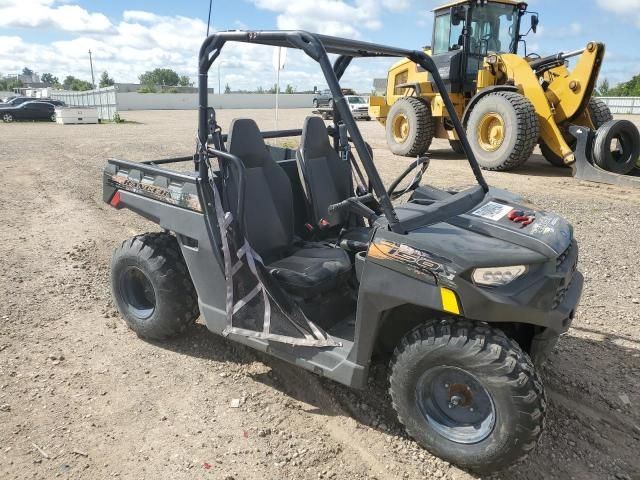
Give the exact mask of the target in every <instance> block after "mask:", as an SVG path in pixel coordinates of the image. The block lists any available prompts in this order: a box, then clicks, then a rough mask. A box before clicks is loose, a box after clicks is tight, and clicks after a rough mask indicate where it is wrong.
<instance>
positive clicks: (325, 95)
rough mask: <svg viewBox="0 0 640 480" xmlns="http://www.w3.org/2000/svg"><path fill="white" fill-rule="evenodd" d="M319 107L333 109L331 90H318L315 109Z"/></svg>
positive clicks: (314, 104)
mask: <svg viewBox="0 0 640 480" xmlns="http://www.w3.org/2000/svg"><path fill="white" fill-rule="evenodd" d="M318 107H329V108H331V107H333V98H332V96H331V90H328V89H327V90H318V91H317V92H316V94H315V96H314V97H313V108H318Z"/></svg>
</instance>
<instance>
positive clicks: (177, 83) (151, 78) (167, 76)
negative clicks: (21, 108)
mask: <svg viewBox="0 0 640 480" xmlns="http://www.w3.org/2000/svg"><path fill="white" fill-rule="evenodd" d="M22 75H26V76H29V75H33V70H31V69H30V68H29V67H24V68H23V69H22ZM138 79H139V80H140V85H141V86H140V89H139V91H143V92H155V91H156V88H157V87H158V86H159V87H161V89H164V87H169V88H171V87H192V86H193V82H191V80H190V79H189V77H188V76H187V75H178V73H177V72H175V71H173V70H171V69H170V68H156V69H155V70H151V71H147V72H144V73H143V74H141V75H139V76H138ZM40 81H41V82H43V83H47V84H49V85H50V86H51V87H53V88H55V89H61V90H75V91H85V90H92V89H93V88H94V85H93V84H92V83H91V82H89V81H87V80H83V79H80V78H76V77H74V76H73V75H67V76H66V77H65V78H64V80H63V81H62V82H60V79H59V78H58V77H56V76H55V75H53V74H52V73H48V72H47V73H43V74H42V75H40ZM115 83H116V82H115V80H114V79H113V78H111V76H110V75H109V72H107V71H104V72H102V74H101V75H100V77H99V78H98V86H99V87H100V88H103V87H110V86H112V85H114V84H115ZM23 86H24V84H23V82H22V81H21V80H20V79H19V78H17V77H16V78H2V75H0V90H5V91H11V90H13V89H14V88H21V87H23Z"/></svg>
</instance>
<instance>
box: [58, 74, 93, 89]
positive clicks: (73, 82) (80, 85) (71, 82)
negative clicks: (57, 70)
mask: <svg viewBox="0 0 640 480" xmlns="http://www.w3.org/2000/svg"><path fill="white" fill-rule="evenodd" d="M62 88H64V89H65V90H75V91H80V92H82V91H85V90H93V85H92V84H91V82H87V81H86V80H80V79H79V78H76V77H74V76H73V75H68V76H67V77H66V78H65V79H64V82H63V83H62Z"/></svg>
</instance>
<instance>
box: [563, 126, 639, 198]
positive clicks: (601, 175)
mask: <svg viewBox="0 0 640 480" xmlns="http://www.w3.org/2000/svg"><path fill="white" fill-rule="evenodd" d="M569 132H570V133H571V135H573V136H574V137H575V138H576V139H577V140H578V143H577V146H576V151H575V156H576V162H575V163H574V164H573V165H571V168H572V170H573V176H574V177H575V178H577V179H578V180H585V181H587V182H595V183H606V184H607V185H618V186H621V187H635V188H640V176H638V174H637V173H635V172H638V169H636V170H635V172H633V173H632V174H630V175H620V174H618V173H613V172H608V171H607V170H603V169H602V168H600V167H598V166H597V165H594V164H593V163H591V162H590V161H589V160H590V157H591V146H592V142H593V136H594V133H595V132H594V131H593V130H591V129H590V128H586V127H581V126H577V125H572V126H570V127H569Z"/></svg>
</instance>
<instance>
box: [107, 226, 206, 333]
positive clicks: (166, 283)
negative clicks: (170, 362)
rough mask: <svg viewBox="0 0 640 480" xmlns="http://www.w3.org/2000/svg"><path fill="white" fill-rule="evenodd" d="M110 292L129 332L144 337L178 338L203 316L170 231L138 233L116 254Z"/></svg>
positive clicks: (126, 241) (112, 268)
mask: <svg viewBox="0 0 640 480" xmlns="http://www.w3.org/2000/svg"><path fill="white" fill-rule="evenodd" d="M111 291H112V294H113V297H114V299H115V301H116V304H117V306H118V310H119V311H120V314H121V315H122V317H123V318H124V320H125V322H127V325H128V326H129V328H131V330H133V331H134V332H136V333H137V334H138V335H139V336H141V337H144V338H150V339H155V340H162V339H165V338H169V337H172V336H175V335H178V334H180V333H182V332H184V330H185V329H186V328H187V327H188V326H189V325H192V324H193V323H194V322H195V321H196V319H197V318H198V316H199V315H200V312H199V310H198V295H197V293H196V290H195V288H194V286H193V283H192V281H191V277H190V276H189V271H188V270H187V266H186V264H185V261H184V258H183V256H182V252H181V251H180V247H179V245H178V241H177V240H176V238H175V237H174V236H172V235H169V234H168V233H146V234H144V235H139V236H137V237H134V238H132V239H129V240H125V241H124V242H123V243H122V245H121V246H120V247H119V248H117V249H116V250H115V252H114V253H113V258H112V260H111Z"/></svg>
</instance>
